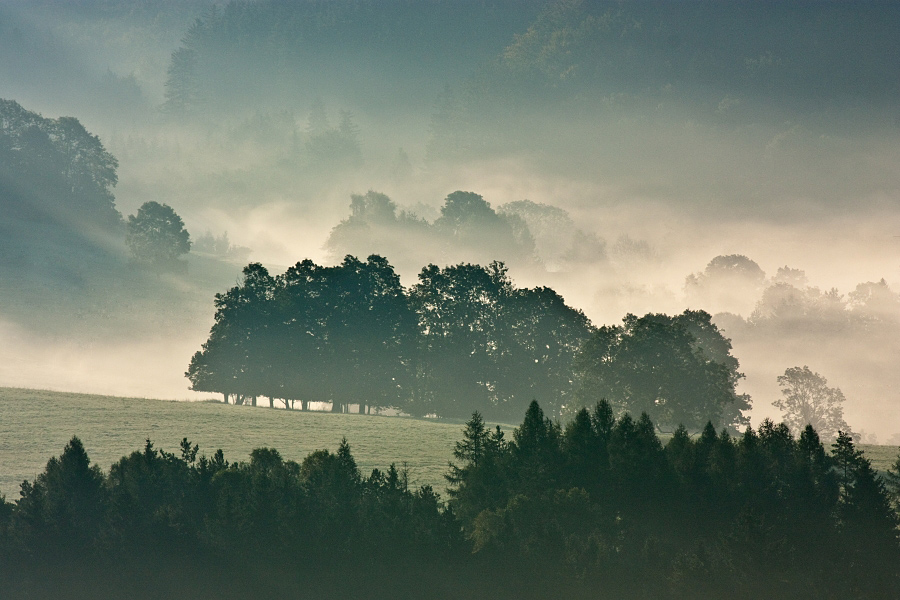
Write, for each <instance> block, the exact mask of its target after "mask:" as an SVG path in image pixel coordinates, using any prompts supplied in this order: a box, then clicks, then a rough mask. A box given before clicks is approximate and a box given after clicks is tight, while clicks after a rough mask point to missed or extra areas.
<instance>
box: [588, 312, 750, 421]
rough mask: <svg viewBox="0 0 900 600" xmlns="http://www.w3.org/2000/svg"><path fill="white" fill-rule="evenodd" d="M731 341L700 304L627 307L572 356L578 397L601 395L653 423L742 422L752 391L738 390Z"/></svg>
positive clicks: (740, 375)
mask: <svg viewBox="0 0 900 600" xmlns="http://www.w3.org/2000/svg"><path fill="white" fill-rule="evenodd" d="M738 367H739V364H738V361H737V359H736V358H734V357H733V356H732V355H731V342H730V341H729V340H728V339H727V338H725V337H724V336H723V335H722V334H721V332H720V331H719V330H718V328H717V327H716V326H715V325H714V324H713V323H712V322H711V317H710V315H709V314H708V313H706V312H704V311H691V310H686V311H684V312H683V313H682V314H680V315H676V316H674V317H671V316H668V315H663V314H647V315H645V316H643V317H637V316H635V315H631V314H629V315H627V316H626V317H625V318H624V319H623V323H622V325H613V326H603V327H600V328H599V329H598V330H597V331H595V332H594V334H593V335H592V336H591V337H590V339H588V340H587V341H586V342H585V344H584V346H583V348H582V349H581V351H580V352H579V354H578V357H577V359H576V362H575V371H576V373H577V374H578V376H579V377H580V380H581V383H580V388H579V391H578V395H579V398H580V400H581V402H582V403H583V404H586V403H588V402H590V401H592V400H596V399H599V398H605V399H606V400H608V401H609V402H610V404H611V405H612V406H613V407H614V408H616V410H618V411H620V412H622V411H630V412H646V413H647V414H648V415H650V417H651V418H653V419H654V420H655V421H656V422H657V424H658V425H660V426H663V427H667V428H672V429H674V428H675V427H677V426H678V425H684V426H685V427H687V428H688V429H690V430H693V431H699V430H700V428H702V427H703V425H704V424H705V423H706V422H707V421H712V422H713V424H714V425H716V426H720V427H721V426H737V425H745V424H746V423H747V417H745V416H744V415H743V411H745V410H747V409H749V407H750V399H749V397H748V396H746V395H741V394H738V393H737V392H736V389H735V388H736V386H737V383H738V381H739V380H740V378H742V377H743V375H742V374H741V373H740V372H739V371H738Z"/></svg>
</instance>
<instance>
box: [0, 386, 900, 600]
mask: <svg viewBox="0 0 900 600" xmlns="http://www.w3.org/2000/svg"><path fill="white" fill-rule="evenodd" d="M332 418H334V417H332ZM513 438H514V439H513V441H512V442H510V443H507V442H505V441H504V440H503V438H502V436H499V435H495V434H492V433H490V432H488V430H487V427H486V426H485V424H484V422H483V420H482V419H481V417H480V415H478V414H477V413H476V414H473V415H472V418H471V419H470V420H469V422H468V423H466V425H465V428H464V430H463V440H462V441H461V442H460V443H459V444H458V445H457V453H456V458H457V460H459V461H460V464H459V465H458V466H457V467H456V468H455V469H451V475H452V477H451V478H450V479H451V481H452V485H453V488H452V493H451V497H450V501H449V504H448V505H446V506H445V505H443V504H442V502H441V500H440V497H439V496H438V495H437V494H435V493H434V491H433V490H432V489H431V488H430V487H428V486H424V487H421V488H418V489H412V488H411V487H410V486H409V481H408V478H407V475H406V473H405V471H404V470H398V469H397V468H396V467H395V465H393V464H391V465H390V467H389V468H388V469H387V470H385V471H384V472H382V471H380V470H378V469H375V470H373V471H372V472H371V474H370V475H369V476H368V477H366V476H363V475H362V474H361V473H360V471H359V469H358V467H357V463H356V459H355V458H354V456H353V454H352V453H351V450H350V445H349V444H348V442H347V440H346V438H345V439H343V440H342V441H341V443H340V444H339V446H338V449H337V451H336V452H334V453H333V452H331V451H329V450H316V451H314V452H312V453H311V454H309V455H308V456H306V458H304V459H303V460H302V462H300V463H297V462H294V461H291V460H285V459H284V458H283V457H282V455H281V453H280V452H279V451H277V450H275V449H274V448H267V447H259V448H256V449H254V450H253V451H252V452H251V453H250V456H249V461H246V462H228V461H226V460H225V458H224V455H223V453H222V451H221V450H219V451H217V452H216V453H215V455H214V456H213V457H212V458H207V457H206V456H204V455H201V456H199V458H198V457H197V453H198V450H199V449H198V447H197V445H195V444H191V442H190V441H188V440H187V439H185V438H182V441H181V444H180V449H181V455H180V456H179V455H176V454H174V453H169V452H165V451H163V450H160V449H157V448H156V447H154V445H153V444H152V443H151V442H150V441H149V440H147V442H146V443H145V444H144V448H143V450H141V451H135V452H132V453H131V454H130V455H128V456H126V457H123V458H121V459H120V460H119V461H117V462H116V463H115V464H114V465H113V466H112V467H111V468H110V471H109V473H108V475H104V474H103V473H102V472H101V471H100V470H99V469H98V468H97V467H96V466H93V467H92V466H90V460H89V458H88V456H87V453H86V452H85V450H84V447H83V445H82V444H81V442H80V441H79V440H78V438H73V439H72V440H71V441H70V442H69V444H68V445H67V446H66V448H65V449H64V451H63V453H62V455H61V456H60V457H58V458H54V459H51V460H50V461H49V462H48V463H47V466H46V468H45V470H44V472H43V473H41V474H40V475H38V477H37V479H36V480H35V482H34V483H33V484H32V483H29V482H27V481H26V482H25V483H24V484H23V486H22V490H23V495H22V498H21V499H20V500H19V501H18V502H17V503H16V504H15V505H5V504H4V505H3V506H4V507H5V508H4V510H3V511H2V512H0V517H2V518H0V542H2V545H0V556H2V558H3V559H4V560H2V561H0V579H2V580H3V582H4V585H5V586H7V587H6V588H5V589H7V590H11V591H13V592H15V593H17V594H18V593H20V592H22V593H24V591H25V590H28V592H29V595H30V596H32V597H51V596H54V595H58V594H54V593H53V592H51V590H53V589H54V588H55V585H56V582H57V580H59V583H60V584H62V583H65V584H68V585H69V586H70V587H71V586H72V585H76V586H77V587H78V591H79V593H81V594H82V595H85V596H89V597H91V595H92V594H93V596H92V597H99V598H105V597H115V594H114V593H111V592H106V589H107V588H106V587H105V586H107V585H108V586H109V590H117V592H118V593H119V594H121V593H122V591H123V590H125V591H127V592H128V594H129V597H134V598H141V599H142V598H145V597H147V598H149V597H159V596H160V595H163V596H165V595H167V594H169V593H174V592H173V591H168V583H169V582H170V580H171V579H172V578H175V579H176V580H180V579H181V578H185V582H186V583H188V584H189V585H188V586H187V587H184V586H183V585H182V586H180V587H179V586H175V587H176V588H178V589H182V590H184V589H194V588H195V587H196V589H198V590H201V592H200V593H199V594H196V595H197V596H198V597H201V598H206V597H226V598H230V597H243V596H247V595H252V596H254V597H261V598H276V597H284V595H285V594H288V595H291V596H296V595H302V594H308V593H310V592H311V591H314V592H315V595H316V597H320V598H338V597H347V594H348V593H350V594H352V595H353V596H354V597H372V598H382V597H384V598H388V597H395V596H396V595H397V594H401V595H403V596H409V597H415V596H416V595H417V593H419V592H420V591H421V589H422V586H423V585H424V586H427V587H428V589H429V590H431V591H432V595H433V596H435V597H437V598H458V597H462V596H465V597H475V598H481V597H484V598H487V597H491V598H522V597H526V598H532V597H533V598H544V597H557V596H558V595H559V594H560V592H563V593H564V594H565V597H568V598H576V599H578V598H584V599H587V598H597V597H600V598H606V597H610V598H626V599H628V598H647V597H673V598H680V597H685V598H688V597H701V596H702V595H703V594H721V593H724V592H725V591H729V592H730V593H731V595H735V596H736V597H739V598H748V599H749V598H758V597H761V596H763V595H766V597H774V598H796V597H811V596H810V594H812V595H815V596H816V597H828V598H832V597H833V598H838V597H850V598H890V597H896V596H897V593H898V591H900V579H898V574H897V570H896V564H897V559H898V558H900V544H898V539H897V530H896V525H897V515H896V514H895V513H893V512H892V511H891V509H890V507H889V504H888V496H887V493H886V491H885V488H884V485H883V483H882V482H881V480H880V479H879V478H878V477H877V476H876V475H875V474H874V471H873V470H872V469H871V466H870V465H869V463H868V461H866V460H865V459H863V458H861V457H860V456H859V454H858V452H857V451H856V449H855V448H854V447H853V445H852V440H851V439H850V438H849V437H848V436H842V437H841V441H840V444H836V446H835V453H834V454H835V459H834V461H832V459H831V457H829V456H828V455H827V454H826V453H825V451H824V448H823V446H822V444H821V442H820V441H819V439H818V436H817V434H816V432H815V430H814V429H812V428H807V429H806V430H804V433H803V434H802V435H801V437H800V438H799V439H795V438H794V437H793V436H792V435H791V433H790V430H789V429H788V428H787V427H786V426H784V425H775V424H774V423H772V422H769V421H767V422H765V423H763V424H762V425H761V426H760V428H759V430H758V431H754V430H753V429H750V428H748V429H747V431H746V432H745V433H744V434H743V436H742V437H741V438H740V439H735V438H732V437H731V436H730V435H728V434H727V432H724V431H723V432H722V433H719V434H717V433H716V431H715V429H714V428H713V427H712V426H711V425H708V426H707V427H705V428H704V430H703V432H702V433H701V435H700V436H699V437H698V438H696V439H691V438H690V437H689V436H688V435H687V433H686V430H684V429H683V428H682V429H679V430H678V431H677V432H676V434H675V435H674V436H673V437H672V439H671V440H670V441H669V443H668V444H667V446H666V447H665V448H663V446H662V444H661V443H660V441H659V439H658V438H657V436H656V435H655V427H654V425H653V423H652V422H651V421H650V419H649V417H647V416H646V415H642V416H641V417H640V418H639V419H637V420H634V419H632V418H631V416H630V415H627V414H626V415H623V416H622V417H621V418H619V419H618V420H615V421H613V419H612V411H611V408H610V406H609V405H608V403H605V402H601V403H600V404H598V406H596V407H595V409H594V411H593V413H589V412H588V411H587V410H583V411H579V413H578V415H577V417H576V419H575V420H574V421H573V422H571V423H569V424H567V425H566V427H565V428H564V429H561V428H560V427H559V425H557V424H555V423H553V422H551V421H550V420H549V419H547V418H546V417H545V416H544V414H543V411H542V410H541V408H540V406H539V405H538V404H537V403H532V404H531V405H530V406H529V408H528V410H527V411H526V414H525V418H524V420H523V422H522V424H521V426H520V427H519V428H517V429H516V431H515V433H514V435H513ZM842 463H846V465H845V467H846V469H847V473H848V478H847V479H846V480H844V481H843V484H842V485H843V493H842V494H840V495H838V493H837V478H836V477H834V475H835V471H834V470H833V467H834V466H837V468H838V471H841V470H843V469H844V466H841V464H842ZM586 467H587V468H586ZM536 470H537V471H538V472H540V473H541V475H540V476H535V471H536ZM582 484H583V485H582ZM294 556H301V557H304V560H301V561H289V560H287V557H294ZM48 558H50V559H52V560H53V563H52V569H53V570H54V571H48V570H47V569H46V568H45V565H44V561H45V560H46V559H48ZM107 565H114V568H112V569H109V570H108V571H105V570H104V569H105V566H107ZM348 565H351V566H352V567H353V568H347V567H348ZM55 572H58V574H54V573H55ZM160 572H165V573H166V577H165V578H160V577H159V573H160ZM99 573H105V577H96V576H95V575H97V574H99ZM187 573H190V574H191V575H190V576H189V577H188V576H186V574H187ZM73 574H84V581H82V580H81V578H75V579H73V577H75V575H73ZM247 578H252V579H253V583H252V586H251V587H252V588H253V589H252V590H250V589H245V588H244V587H243V586H244V584H243V583H242V582H244V581H246V579H247ZM73 582H74V583H73ZM491 582H492V583H491ZM501 584H502V585H501ZM373 586H374V587H373ZM380 590H384V592H383V593H382V592H381V591H380Z"/></svg>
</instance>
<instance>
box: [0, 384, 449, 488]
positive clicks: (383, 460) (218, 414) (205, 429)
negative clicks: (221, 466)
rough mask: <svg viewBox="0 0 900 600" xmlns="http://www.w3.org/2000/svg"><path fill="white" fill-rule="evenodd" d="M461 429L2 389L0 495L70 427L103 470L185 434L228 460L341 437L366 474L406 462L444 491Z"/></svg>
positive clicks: (303, 448)
mask: <svg viewBox="0 0 900 600" xmlns="http://www.w3.org/2000/svg"><path fill="white" fill-rule="evenodd" d="M461 431H462V425H460V424H458V423H436V422H433V421H427V420H419V419H408V418H397V417H382V416H360V415H342V414H331V413H315V412H300V411H284V410H272V409H261V408H251V407H249V406H230V405H229V406H225V405H223V404H218V403H213V402H173V401H164V400H150V399H143V398H119V397H114V396H94V395H88V394H72V393H66V392H51V391H42V390H28V389H16V388H0V493H2V494H3V495H5V496H6V497H7V498H9V499H15V498H17V497H18V494H19V484H20V483H21V482H22V480H23V479H28V480H33V479H34V477H35V476H36V475H37V474H38V473H40V472H41V471H43V469H44V466H45V465H46V464H47V460H49V459H50V457H52V456H56V455H58V454H59V453H60V452H61V451H62V449H63V447H64V446H65V445H66V443H67V442H68V441H69V440H70V439H71V438H72V436H73V435H77V436H78V437H79V438H81V440H82V442H83V443H84V446H85V449H86V450H87V452H88V455H89V456H90V458H91V461H92V462H94V463H96V464H98V465H99V466H100V468H101V469H103V470H104V471H105V470H107V469H108V468H109V466H110V465H111V464H112V463H114V462H115V461H117V460H119V459H120V458H121V457H122V456H125V455H127V454H130V453H131V452H133V451H134V450H139V449H141V448H143V446H144V443H145V441H146V440H147V439H148V438H149V439H150V440H151V441H152V442H153V443H154V445H155V446H156V447H157V448H162V449H164V450H167V451H170V452H173V451H176V450H177V449H178V444H179V442H180V441H181V439H182V438H184V437H187V438H188V439H189V440H190V441H191V442H193V443H195V444H199V445H200V453H201V454H206V455H207V456H211V455H212V454H213V453H214V452H215V451H216V449H218V448H221V449H222V450H223V451H224V453H225V458H226V459H227V460H228V461H232V462H234V461H245V460H247V459H248V456H249V454H250V451H251V450H252V449H254V448H260V447H271V448H276V449H277V450H278V451H279V452H280V453H281V455H282V456H283V457H284V458H285V459H287V460H296V461H301V460H302V459H303V458H304V457H306V455H307V454H309V453H310V452H312V451H313V450H317V449H323V448H325V449H329V450H332V451H334V450H336V449H337V446H338V444H339V443H340V441H341V438H342V437H346V438H347V440H348V441H349V442H350V447H351V449H352V450H353V455H354V457H356V460H357V462H358V464H359V466H360V469H361V471H362V472H363V473H364V474H366V475H368V473H369V472H370V471H371V470H372V469H373V468H376V467H377V468H379V469H384V468H385V467H387V466H389V465H390V464H391V463H392V462H393V463H396V464H397V466H398V468H400V467H401V466H402V465H403V464H404V463H405V464H406V466H407V468H408V469H409V478H410V482H411V483H413V484H415V485H425V484H428V485H431V486H433V487H434V488H435V490H437V491H439V492H441V493H443V492H444V489H445V487H446V484H445V482H444V479H443V474H444V473H445V472H446V470H447V463H448V461H449V460H451V459H452V449H453V444H454V442H456V441H457V440H458V439H459V438H460V437H461Z"/></svg>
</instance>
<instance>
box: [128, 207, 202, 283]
mask: <svg viewBox="0 0 900 600" xmlns="http://www.w3.org/2000/svg"><path fill="white" fill-rule="evenodd" d="M125 244H126V245H127V246H128V249H129V250H130V251H131V255H132V257H133V258H134V260H136V261H137V262H140V263H146V264H149V265H152V266H153V267H156V268H166V267H171V266H172V265H174V264H177V263H176V261H177V260H178V258H179V257H180V256H181V255H183V254H187V253H188V252H190V250H191V236H190V234H189V233H188V232H187V230H186V229H185V228H184V221H182V220H181V217H179V216H178V214H176V212H175V211H174V210H173V209H172V207H171V206H169V205H168V204H160V203H159V202H154V201H150V202H145V203H144V204H142V205H141V207H140V208H139V209H138V211H137V214H135V215H129V217H128V222H127V233H126V236H125Z"/></svg>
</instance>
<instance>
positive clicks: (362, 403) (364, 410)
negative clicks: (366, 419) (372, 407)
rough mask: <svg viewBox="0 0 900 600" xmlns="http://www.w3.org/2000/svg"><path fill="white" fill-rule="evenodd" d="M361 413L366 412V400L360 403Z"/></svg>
mask: <svg viewBox="0 0 900 600" xmlns="http://www.w3.org/2000/svg"><path fill="white" fill-rule="evenodd" d="M359 414H361V415H364V414H366V404H365V402H360V403H359Z"/></svg>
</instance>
